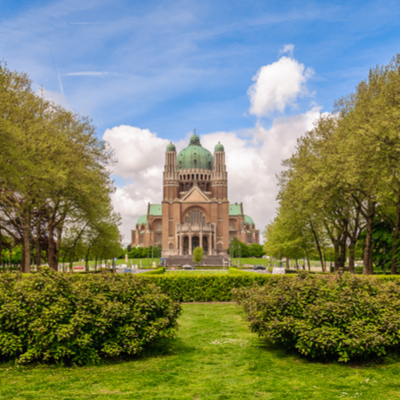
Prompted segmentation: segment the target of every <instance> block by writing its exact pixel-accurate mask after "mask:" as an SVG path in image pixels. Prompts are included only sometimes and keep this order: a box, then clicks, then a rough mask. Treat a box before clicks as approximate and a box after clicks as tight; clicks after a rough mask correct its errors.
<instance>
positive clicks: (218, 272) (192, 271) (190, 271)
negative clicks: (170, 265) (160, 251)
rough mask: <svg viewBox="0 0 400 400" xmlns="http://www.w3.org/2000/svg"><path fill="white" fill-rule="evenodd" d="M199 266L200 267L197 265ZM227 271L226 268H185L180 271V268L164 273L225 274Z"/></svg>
mask: <svg viewBox="0 0 400 400" xmlns="http://www.w3.org/2000/svg"><path fill="white" fill-rule="evenodd" d="M199 268H200V267H199ZM227 273H228V269H225V270H223V269H218V270H215V269H211V270H207V269H204V270H201V269H200V270H198V269H194V270H187V271H182V270H177V271H165V272H164V275H179V276H180V275H210V274H227Z"/></svg>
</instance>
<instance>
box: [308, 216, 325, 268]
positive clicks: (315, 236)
mask: <svg viewBox="0 0 400 400" xmlns="http://www.w3.org/2000/svg"><path fill="white" fill-rule="evenodd" d="M310 227H311V231H312V233H313V235H314V239H315V243H316V245H317V248H318V253H319V259H320V260H321V265H322V271H323V272H325V267H324V261H323V258H322V251H321V247H320V245H319V240H318V237H317V233H316V232H315V230H314V227H313V225H312V222H311V221H310Z"/></svg>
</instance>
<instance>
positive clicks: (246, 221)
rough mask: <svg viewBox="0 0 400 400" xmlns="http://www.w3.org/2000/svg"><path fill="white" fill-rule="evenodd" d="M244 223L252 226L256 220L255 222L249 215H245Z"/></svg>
mask: <svg viewBox="0 0 400 400" xmlns="http://www.w3.org/2000/svg"><path fill="white" fill-rule="evenodd" d="M244 223H245V224H249V225H250V226H251V225H254V222H253V220H252V219H251V218H250V217H249V216H248V215H246V214H245V215H244Z"/></svg>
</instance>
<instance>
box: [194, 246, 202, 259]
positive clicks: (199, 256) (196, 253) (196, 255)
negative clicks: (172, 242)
mask: <svg viewBox="0 0 400 400" xmlns="http://www.w3.org/2000/svg"><path fill="white" fill-rule="evenodd" d="M203 258H204V250H203V249H202V248H201V247H196V248H195V249H194V250H193V262H195V263H200V262H202V260H203Z"/></svg>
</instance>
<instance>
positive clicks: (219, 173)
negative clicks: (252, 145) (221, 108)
mask: <svg viewBox="0 0 400 400" xmlns="http://www.w3.org/2000/svg"><path fill="white" fill-rule="evenodd" d="M238 162H240V161H239V160H238ZM163 186H164V190H163V200H162V202H161V204H150V203H149V204H148V207H147V213H146V214H145V215H142V216H141V217H140V218H139V219H138V221H137V224H136V229H135V230H132V231H131V232H132V246H135V247H136V246H138V245H140V246H142V247H148V246H152V245H159V244H161V246H162V255H163V257H170V256H185V255H191V254H192V252H193V249H194V248H195V247H197V246H200V247H202V248H203V250H204V252H205V254H206V255H210V256H217V255H226V254H227V249H228V247H229V243H230V241H231V240H232V239H233V238H235V237H236V238H237V239H239V240H240V241H241V242H244V243H247V244H250V243H257V244H258V243H259V237H260V231H259V230H257V229H256V227H255V224H254V222H253V220H252V219H251V218H250V217H249V216H248V215H245V214H244V213H243V204H242V203H240V204H237V203H236V204H229V201H228V172H227V171H226V165H225V150H224V146H223V145H222V144H220V143H218V144H217V145H216V146H215V149H214V157H213V155H212V154H211V153H210V152H209V151H208V150H207V149H205V148H204V147H202V145H201V144H200V139H199V137H198V136H197V135H196V134H194V135H193V136H192V137H191V138H190V143H189V146H188V147H186V148H185V149H183V150H182V151H181V152H180V153H179V154H178V156H177V155H176V148H175V146H174V144H173V143H172V142H171V143H170V144H169V145H168V146H167V149H166V152H165V167H164V182H163Z"/></svg>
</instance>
